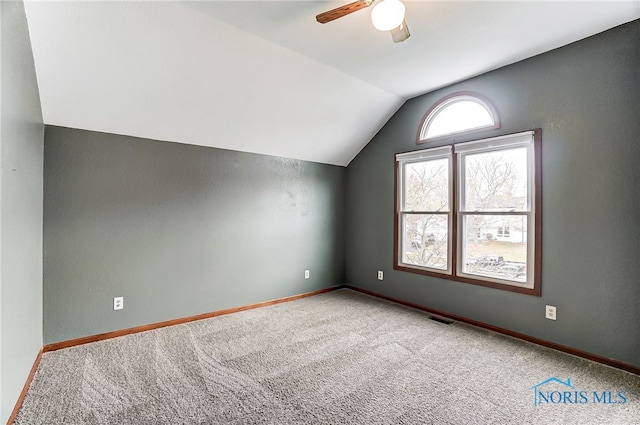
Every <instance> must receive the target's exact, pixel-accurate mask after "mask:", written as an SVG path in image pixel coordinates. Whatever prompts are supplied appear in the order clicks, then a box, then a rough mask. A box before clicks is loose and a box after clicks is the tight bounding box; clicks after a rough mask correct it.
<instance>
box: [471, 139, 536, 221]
mask: <svg viewBox="0 0 640 425" xmlns="http://www.w3.org/2000/svg"><path fill="white" fill-rule="evenodd" d="M464 167H465V169H464V173H465V187H464V204H463V208H464V210H465V211H527V210H528V207H529V205H528V203H529V196H528V184H527V148H515V149H503V150H499V151H493V152H485V153H477V154H467V155H465V156H464Z"/></svg>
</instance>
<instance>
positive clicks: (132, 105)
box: [25, 0, 640, 165]
mask: <svg viewBox="0 0 640 425" xmlns="http://www.w3.org/2000/svg"><path fill="white" fill-rule="evenodd" d="M348 2H349V0H346V1H344V2H341V1H268V0H263V1H205V2H197V1H186V2H177V1H160V2H149V1H123V2H116V1H108V2H89V1H69V2H57V1H46V2H36V1H26V2H25V8H26V12H27V18H28V21H29V28H30V33H31V41H32V47H33V52H34V59H35V64H36V73H37V78H38V84H39V89H40V97H41V103H42V108H43V117H44V121H45V123H46V124H52V125H59V126H66V127H74V128H80V129H88V130H95V131H101V132H108V133H115V134H124V135H131V136H139V137H146V138H152V139H158V140H165V141H171V142H179V143H188V144H194V145H202V146H213V147H218V148H225V149H233V150H238V151H246V152H254V153H262V154H267V155H277V156H283V157H288V158H297V159H303V160H309V161H315V162H321V163H327V164H336V165H347V164H348V163H349V162H350V161H351V160H352V159H353V158H354V157H355V156H356V155H357V154H358V152H359V151H360V150H361V149H362V148H363V147H364V146H365V145H366V144H367V143H368V142H369V140H371V138H372V137H373V136H374V135H375V134H376V133H377V132H378V130H379V129H380V128H381V127H382V126H383V125H384V124H385V123H386V122H387V120H388V119H389V118H390V117H391V116H392V115H393V114H394V113H395V112H396V111H397V110H398V109H399V108H400V106H402V104H403V103H404V102H405V100H407V99H410V98H412V97H415V96H417V95H420V94H423V93H426V92H429V91H432V90H434V89H437V88H440V87H444V86H446V85H449V84H452V83H454V82H457V81H461V80H464V79H467V78H469V77H472V76H475V75H478V74H481V73H484V72H487V71H490V70H493V69H496V68H499V67H502V66H504V65H508V64H510V63H514V62H517V61H520V60H522V59H525V58H528V57H531V56H534V55H537V54H540V53H543V52H546V51H549V50H552V49H555V48H557V47H560V46H563V45H566V44H568V43H571V42H574V41H577V40H580V39H582V38H585V37H588V36H590V35H593V34H596V33H599V32H602V31H604V30H607V29H609V28H612V27H614V26H617V25H620V24H623V23H625V22H628V21H631V20H634V19H638V18H640V2H639V1H637V0H632V1H591V2H582V1H568V2H555V1H537V2H523V1H510V2H508V1H469V2H458V1H411V0H404V3H405V5H406V9H407V17H406V22H407V24H408V27H409V30H410V32H411V37H410V38H409V39H408V40H406V41H405V42H403V43H398V44H395V43H393V42H392V40H391V36H390V34H389V33H383V32H379V31H377V30H376V29H374V28H373V26H372V25H371V20H370V13H369V10H360V11H358V12H355V13H353V14H351V15H348V16H346V17H343V18H341V19H338V20H336V21H334V22H330V23H328V24H325V25H321V24H318V23H316V21H315V16H316V15H317V14H318V13H321V12H324V11H326V10H328V9H332V8H334V7H337V6H340V5H343V4H345V3H348Z"/></svg>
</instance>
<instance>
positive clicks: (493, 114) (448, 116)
mask: <svg viewBox="0 0 640 425" xmlns="http://www.w3.org/2000/svg"><path fill="white" fill-rule="evenodd" d="M490 128H500V119H499V118H498V113H497V111H496V109H495V108H494V107H493V105H491V103H490V102H489V101H488V100H487V99H485V98H484V97H483V96H481V95H478V94H476V93H470V92H459V93H453V94H451V95H449V96H447V97H445V98H443V99H441V100H440V101H438V102H436V104H435V105H434V106H433V107H432V108H431V109H430V110H429V111H428V112H427V114H426V115H425V116H424V118H423V119H422V124H421V125H420V131H419V133H418V140H417V142H418V143H425V142H429V141H431V140H437V139H442V138H446V137H447V136H451V135H453V134H460V133H467V132H470V131H476V130H481V129H490Z"/></svg>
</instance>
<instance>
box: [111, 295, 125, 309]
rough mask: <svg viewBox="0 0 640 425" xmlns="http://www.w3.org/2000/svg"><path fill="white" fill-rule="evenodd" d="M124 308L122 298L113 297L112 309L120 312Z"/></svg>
mask: <svg viewBox="0 0 640 425" xmlns="http://www.w3.org/2000/svg"><path fill="white" fill-rule="evenodd" d="M123 308H124V297H115V298H114V299H113V309H114V310H122V309H123Z"/></svg>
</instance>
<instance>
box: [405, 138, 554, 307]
mask: <svg viewBox="0 0 640 425" xmlns="http://www.w3.org/2000/svg"><path fill="white" fill-rule="evenodd" d="M529 131H532V132H533V153H534V161H533V162H534V179H533V180H534V181H533V191H534V194H533V199H534V202H535V205H534V210H533V211H534V217H533V219H534V243H533V258H534V264H533V282H532V283H533V287H532V288H523V287H519V286H515V285H510V284H503V283H496V282H492V281H489V280H484V279H476V278H472V277H468V276H466V275H465V276H459V275H458V274H457V273H458V264H457V262H458V250H459V248H458V244H459V241H458V227H459V226H458V220H459V218H460V217H459V214H458V202H459V199H458V198H459V193H458V191H459V189H458V186H459V184H458V169H457V167H458V157H457V155H458V154H457V153H455V150H454V151H453V152H452V154H453V161H452V167H453V169H452V174H453V176H454V181H453V182H452V191H453V194H452V195H453V196H452V197H453V200H452V202H453V205H452V206H451V208H453V211H454V214H453V216H452V221H453V222H452V235H451V238H452V240H451V243H452V250H451V270H452V272H451V274H446V273H440V272H435V271H430V270H425V269H423V268H420V267H419V266H417V267H411V266H408V265H406V264H404V263H401V262H400V260H399V255H400V249H401V246H400V245H401V240H400V231H401V230H400V228H399V218H400V214H401V211H400V204H399V202H398V201H399V196H401V194H400V193H399V184H398V183H399V181H398V178H399V167H400V166H401V164H400V162H399V161H397V160H396V157H395V155H394V163H395V164H394V225H393V239H394V241H393V244H394V247H393V269H394V270H398V271H404V272H408V273H414V274H420V275H424V276H431V277H436V278H439V279H444V280H451V281H455V282H462V283H469V284H472V285H478V286H484V287H488V288H494V289H501V290H504V291H510V292H517V293H521V294H527V295H533V296H537V297H539V296H541V293H542V291H541V280H542V277H541V274H542V130H541V129H535V130H529ZM518 133H521V132H518ZM514 134H517V133H514ZM452 144H453V143H452ZM407 153H409V152H407Z"/></svg>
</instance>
